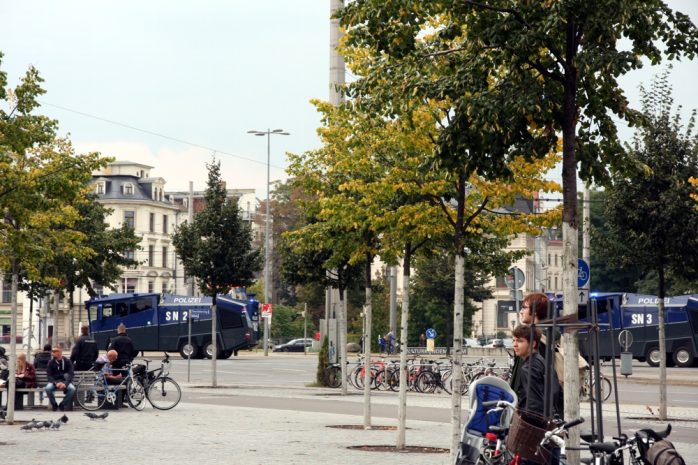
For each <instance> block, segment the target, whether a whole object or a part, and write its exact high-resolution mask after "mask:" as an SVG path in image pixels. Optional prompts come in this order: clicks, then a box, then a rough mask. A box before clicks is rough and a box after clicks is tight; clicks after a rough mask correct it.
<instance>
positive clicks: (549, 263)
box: [548, 254, 552, 266]
mask: <svg viewBox="0 0 698 465" xmlns="http://www.w3.org/2000/svg"><path fill="white" fill-rule="evenodd" d="M551 263H552V262H551V261H550V254H548V266H550V265H551Z"/></svg>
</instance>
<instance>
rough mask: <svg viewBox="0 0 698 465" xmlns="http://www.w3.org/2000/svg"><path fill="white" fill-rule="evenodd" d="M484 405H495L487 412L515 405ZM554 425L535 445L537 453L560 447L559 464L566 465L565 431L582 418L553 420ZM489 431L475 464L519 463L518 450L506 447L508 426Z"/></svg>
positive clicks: (548, 451)
mask: <svg viewBox="0 0 698 465" xmlns="http://www.w3.org/2000/svg"><path fill="white" fill-rule="evenodd" d="M482 405H483V406H484V407H495V408H493V409H490V410H488V412H487V413H488V414H489V413H491V412H496V411H499V410H503V409H505V408H506V409H511V410H516V407H515V406H514V405H513V404H512V403H510V402H507V401H505V400H499V401H490V402H483V404H482ZM553 421H554V423H555V426H554V427H553V429H551V430H548V431H546V432H545V435H544V436H543V438H542V440H541V441H540V443H539V444H538V445H537V451H538V452H537V453H540V454H542V455H544V456H549V455H550V450H549V447H550V446H551V445H552V446H554V447H558V448H560V452H561V458H560V461H559V463H560V465H568V463H567V461H566V460H565V458H564V455H565V439H564V436H565V434H566V431H567V430H568V429H569V428H572V427H573V426H577V425H579V424H581V423H583V422H584V419H583V418H578V419H576V420H572V421H569V422H564V421H562V420H559V419H558V420H553ZM490 430H491V432H490V433H487V434H486V435H485V438H484V441H483V443H482V449H481V451H480V457H479V459H478V461H477V465H520V464H521V460H522V457H521V455H520V454H519V453H518V452H514V453H512V451H510V450H508V449H507V447H506V437H507V435H508V433H509V428H500V427H492V428H490Z"/></svg>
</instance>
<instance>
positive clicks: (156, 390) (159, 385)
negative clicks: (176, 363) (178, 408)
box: [147, 377, 182, 410]
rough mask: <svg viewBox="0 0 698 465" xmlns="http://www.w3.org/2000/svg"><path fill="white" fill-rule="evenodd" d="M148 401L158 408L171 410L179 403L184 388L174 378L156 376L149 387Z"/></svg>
mask: <svg viewBox="0 0 698 465" xmlns="http://www.w3.org/2000/svg"><path fill="white" fill-rule="evenodd" d="M147 392H148V395H147V397H148V401H150V405H152V406H153V407H155V408H156V409H158V410H169V409H171V408H172V407H174V406H175V405H177V404H178V403H179V400H180V399H181V398H182V390H181V389H180V388H179V384H177V382H176V381H175V380H173V379H172V378H167V377H164V378H156V379H155V380H153V382H152V383H151V384H150V386H149V387H148V391H147Z"/></svg>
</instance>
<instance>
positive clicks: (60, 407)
mask: <svg viewBox="0 0 698 465" xmlns="http://www.w3.org/2000/svg"><path fill="white" fill-rule="evenodd" d="M58 410H60V411H61V412H63V411H65V407H64V406H63V404H61V405H59V406H58ZM54 411H55V410H54Z"/></svg>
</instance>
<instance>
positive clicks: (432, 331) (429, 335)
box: [426, 328, 436, 339]
mask: <svg viewBox="0 0 698 465" xmlns="http://www.w3.org/2000/svg"><path fill="white" fill-rule="evenodd" d="M426 336H427V339H436V330H435V329H434V328H429V329H427V334H426Z"/></svg>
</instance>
